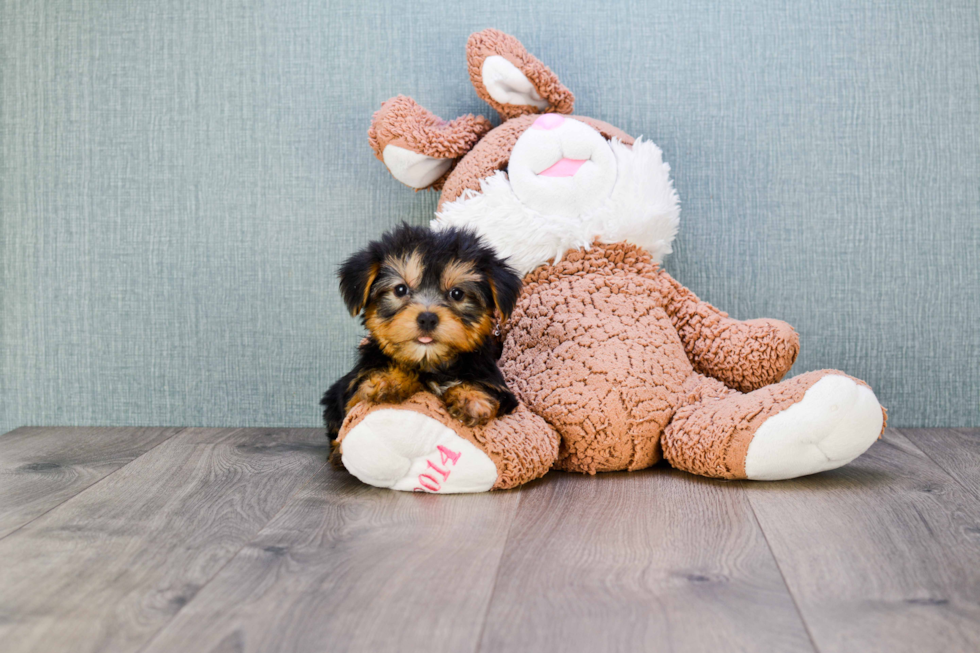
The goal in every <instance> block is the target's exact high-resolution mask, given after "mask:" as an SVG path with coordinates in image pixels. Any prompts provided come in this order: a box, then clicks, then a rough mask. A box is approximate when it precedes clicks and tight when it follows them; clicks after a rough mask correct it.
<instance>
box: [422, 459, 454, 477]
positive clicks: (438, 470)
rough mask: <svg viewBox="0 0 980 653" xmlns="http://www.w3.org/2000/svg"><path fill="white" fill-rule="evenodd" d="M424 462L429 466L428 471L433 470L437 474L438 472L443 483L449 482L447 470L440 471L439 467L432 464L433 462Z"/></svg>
mask: <svg viewBox="0 0 980 653" xmlns="http://www.w3.org/2000/svg"><path fill="white" fill-rule="evenodd" d="M425 462H427V463H428V464H429V468H430V469H434V470H436V471H437V472H439V473H440V474H442V480H444V481H448V480H449V470H448V469H442V468H441V467H438V466H437V465H435V464H433V462H432V461H431V460H426V461H425Z"/></svg>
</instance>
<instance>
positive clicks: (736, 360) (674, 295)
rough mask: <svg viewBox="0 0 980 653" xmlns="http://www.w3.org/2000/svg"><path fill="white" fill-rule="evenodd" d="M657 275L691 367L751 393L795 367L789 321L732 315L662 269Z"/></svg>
mask: <svg viewBox="0 0 980 653" xmlns="http://www.w3.org/2000/svg"><path fill="white" fill-rule="evenodd" d="M655 274H656V277H657V280H658V281H659V283H660V286H661V288H662V291H663V294H664V297H665V299H666V309H667V313H668V314H669V315H670V319H671V321H672V322H673V324H674V328H676V329H677V333H678V335H679V336H680V338H681V342H682V343H683V344H684V350H685V351H686V352H687V357H688V358H689V359H690V361H691V364H692V365H693V366H694V369H695V370H697V371H698V372H700V373H702V374H704V375H706V376H710V377H713V378H715V379H718V380H719V381H721V382H722V383H724V384H725V385H727V386H728V387H730V388H734V389H736V390H739V391H741V392H751V391H752V390H755V389H757V388H761V387H762V386H765V385H769V384H770V383H775V382H777V381H779V380H780V379H782V378H783V376H784V375H785V374H786V373H787V372H788V371H789V369H790V368H791V367H792V366H793V363H794V362H795V361H796V355H797V354H798V353H799V351H800V339H799V336H797V334H796V331H794V330H793V327H791V326H790V325H789V324H787V323H785V322H783V321H781V320H772V319H758V320H747V321H745V322H741V321H739V320H733V319H732V318H730V317H728V313H725V312H723V311H719V310H718V309H717V308H715V307H714V306H712V305H711V304H709V303H708V302H703V301H701V300H700V299H698V298H697V296H696V295H695V294H694V293H693V292H691V291H690V290H688V289H687V288H685V287H684V286H682V285H681V284H680V283H678V282H677V281H676V280H675V279H673V278H672V277H671V276H670V275H669V274H667V273H666V272H664V271H663V270H657V272H656V273H655Z"/></svg>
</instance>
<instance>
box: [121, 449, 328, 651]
mask: <svg viewBox="0 0 980 653" xmlns="http://www.w3.org/2000/svg"><path fill="white" fill-rule="evenodd" d="M326 467H327V462H326V461H324V462H323V464H322V465H320V467H318V468H317V470H316V471H315V472H313V473H312V474H310V477H309V478H308V479H306V482H305V483H303V484H302V485H300V486H299V487H297V488H296V491H295V492H293V493H292V494H290V495H289V496H288V497H286V499H285V501H283V503H282V505H281V506H279V508H277V509H276V511H275V512H274V513H272V514H271V515H270V516H269V518H268V519H267V520H266V521H265V523H264V524H262V525H261V526H260V527H258V528H257V529H255V533H253V534H252V536H251V538H249V539H248V541H246V542H245V543H244V544H242V545H241V546H240V547H239V548H238V550H237V551H235V553H234V554H232V555H230V556H228V559H227V560H225V563H224V564H223V565H221V566H220V567H218V568H217V569H215V571H214V573H213V574H211V575H210V576H209V577H208V579H207V580H205V581H204V582H203V583H201V586H200V587H198V588H197V591H196V592H194V596H192V597H191V599H190V600H189V601H187V602H186V603H185V604H184V605H182V606H180V608H179V609H178V610H177V611H176V612H174V613H173V615H172V616H171V617H170V619H168V620H167V623H165V624H163V625H162V626H160V628H159V629H158V630H157V631H156V632H155V633H153V635H152V636H151V637H150V638H149V639H147V640H146V641H145V642H144V643H143V645H142V646H141V647H139V649H137V651H136V653H142V652H143V651H145V650H147V649H148V648H149V647H150V646H151V645H152V644H153V642H155V641H156V640H157V638H158V637H160V635H162V634H163V631H165V630H166V629H167V628H168V627H170V624H172V623H173V622H174V620H175V619H176V618H177V616H178V615H179V614H180V613H181V612H183V611H184V610H185V609H186V608H187V606H189V605H191V604H192V603H194V600H195V599H196V598H197V597H198V596H200V595H201V591H202V590H203V589H204V588H205V587H207V586H208V585H209V584H210V583H211V581H213V580H214V579H215V578H217V577H218V575H219V574H220V573H221V572H222V571H224V569H225V567H227V566H228V565H230V564H231V563H232V561H234V560H235V559H236V558H238V554H240V553H241V552H242V551H244V550H245V548H246V547H248V545H249V544H251V543H252V542H254V541H255V538H257V537H258V536H259V535H260V534H261V533H262V531H264V530H265V528H266V527H267V526H268V525H269V524H271V523H272V521H273V520H274V519H275V518H276V517H277V516H278V515H279V513H281V512H282V510H283V508H285V507H286V506H287V505H289V502H290V501H291V500H292V498H293V497H295V496H296V495H297V494H299V493H300V492H301V491H302V490H303V488H305V487H306V486H307V485H309V484H310V483H312V482H313V480H314V479H315V478H316V477H317V476H318V475H319V474H320V472H322V471H323V470H324V469H325V468H326Z"/></svg>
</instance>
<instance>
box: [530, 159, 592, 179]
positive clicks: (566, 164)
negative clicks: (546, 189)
mask: <svg viewBox="0 0 980 653" xmlns="http://www.w3.org/2000/svg"><path fill="white" fill-rule="evenodd" d="M586 161H588V159H560V160H559V161H558V163H556V164H555V165H553V166H551V167H550V168H548V169H547V170H542V171H541V172H539V173H538V176H539V177H571V176H572V175H574V174H575V173H576V172H578V169H579V168H581V167H582V164H583V163H585V162H586Z"/></svg>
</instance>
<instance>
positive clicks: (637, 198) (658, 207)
mask: <svg viewBox="0 0 980 653" xmlns="http://www.w3.org/2000/svg"><path fill="white" fill-rule="evenodd" d="M610 146H611V147H612V150H613V153H614V154H615V156H616V164H617V168H616V173H617V176H616V184H615V186H613V190H612V192H611V193H610V194H609V197H608V198H607V199H606V201H605V202H603V203H602V204H600V205H599V206H598V207H596V208H595V209H593V210H591V211H589V212H587V213H584V214H582V215H579V216H575V217H567V216H559V215H548V214H544V213H540V212H538V211H535V210H533V209H530V208H528V207H527V206H525V205H524V204H523V203H522V202H521V201H520V200H519V199H518V198H517V196H516V195H515V194H514V191H513V189H512V188H511V185H510V181H509V180H508V178H507V174H506V173H505V172H503V171H500V172H497V173H496V174H494V175H493V176H491V177H487V178H486V179H484V180H483V181H481V182H480V192H478V193H477V192H475V191H472V190H468V191H466V192H465V193H463V195H462V196H460V197H459V198H458V199H457V200H456V201H454V202H452V203H450V204H447V205H446V206H444V207H443V209H442V211H440V212H439V213H437V214H436V216H437V217H436V219H435V220H433V221H432V228H433V229H440V228H445V227H448V226H456V227H468V228H470V229H473V230H475V231H476V232H477V233H478V234H479V235H480V236H482V237H483V238H484V239H485V240H486V241H487V242H488V243H489V244H490V245H491V246H493V247H494V249H496V250H497V254H498V255H500V256H502V257H506V258H507V262H508V263H509V264H510V265H511V266H512V267H513V268H514V269H515V270H516V271H517V273H518V274H520V275H521V276H524V275H525V274H527V273H528V272H530V271H531V270H533V269H535V268H536V267H538V266H540V265H543V264H545V263H548V262H549V261H553V262H555V263H557V262H558V261H560V260H561V258H562V256H564V254H565V252H568V251H570V250H575V249H579V248H586V249H587V248H588V247H589V246H590V245H591V244H592V243H593V242H595V241H599V242H601V243H618V242H624V241H625V242H628V243H632V244H634V245H637V246H639V247H642V248H644V249H646V250H647V251H648V252H649V253H650V255H651V257H652V258H653V260H654V261H655V262H658V263H659V262H660V261H662V260H663V257H664V256H666V255H667V254H670V252H671V251H672V249H671V244H672V243H673V241H674V237H675V236H676V235H677V227H678V223H679V214H680V207H679V201H678V198H677V191H675V190H674V186H673V183H672V182H671V180H670V166H669V165H667V164H666V163H664V160H663V153H662V152H661V151H660V148H659V147H657V146H656V144H654V143H652V142H650V141H644V140H642V139H637V140H636V142H635V143H634V144H633V147H632V148H630V147H629V146H626V145H624V144H623V143H621V142H620V141H618V140H614V141H612V142H611V143H610Z"/></svg>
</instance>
